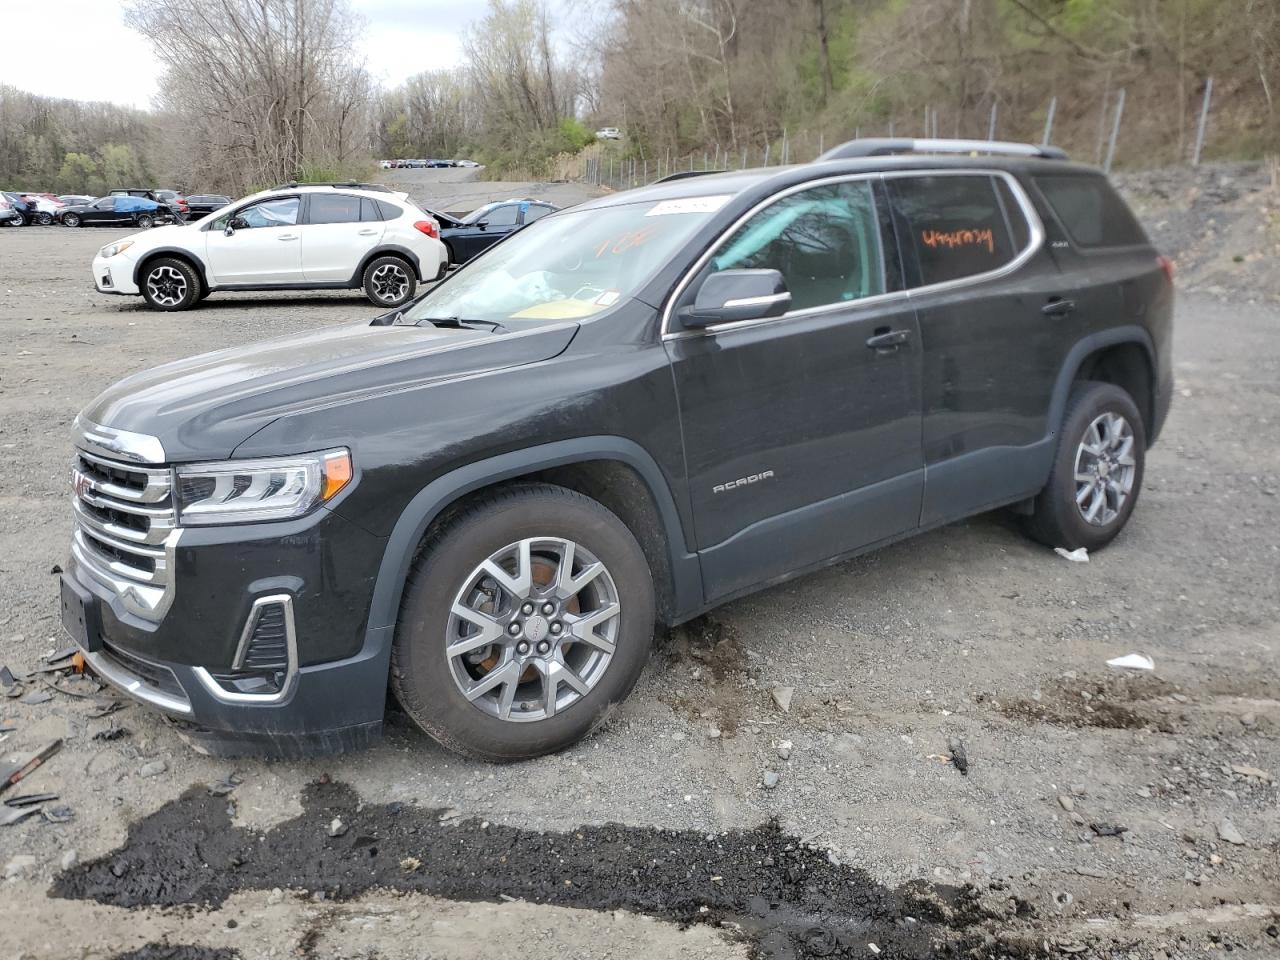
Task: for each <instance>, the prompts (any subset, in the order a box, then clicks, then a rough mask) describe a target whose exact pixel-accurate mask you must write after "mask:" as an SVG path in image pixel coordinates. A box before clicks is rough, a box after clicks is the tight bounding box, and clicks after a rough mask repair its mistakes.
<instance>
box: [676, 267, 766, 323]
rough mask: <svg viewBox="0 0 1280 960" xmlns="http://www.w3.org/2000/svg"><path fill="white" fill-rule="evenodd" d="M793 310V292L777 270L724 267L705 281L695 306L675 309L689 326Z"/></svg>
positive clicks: (735, 320)
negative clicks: (729, 268) (728, 268)
mask: <svg viewBox="0 0 1280 960" xmlns="http://www.w3.org/2000/svg"><path fill="white" fill-rule="evenodd" d="M789 309H791V293H790V291H789V290H787V283H786V281H785V280H783V279H782V274H781V273H779V272H778V271H777V270H721V271H720V272H719V273H713V274H711V276H709V277H707V279H706V280H704V281H703V282H702V286H701V287H699V288H698V295H697V297H696V298H695V299H694V302H693V305H692V306H687V307H681V308H680V309H679V310H678V311H676V316H677V317H678V318H679V320H680V323H681V324H682V325H683V326H685V327H687V328H690V329H700V328H703V327H710V326H714V325H716V324H720V323H740V322H741V321H743V320H761V319H764V318H766V317H780V316H782V315H783V314H784V313H786V312H787V311H788V310H789Z"/></svg>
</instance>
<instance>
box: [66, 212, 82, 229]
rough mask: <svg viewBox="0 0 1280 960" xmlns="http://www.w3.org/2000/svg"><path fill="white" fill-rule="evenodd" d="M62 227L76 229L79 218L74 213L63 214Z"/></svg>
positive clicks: (78, 224)
mask: <svg viewBox="0 0 1280 960" xmlns="http://www.w3.org/2000/svg"><path fill="white" fill-rule="evenodd" d="M62 225H63V226H64V227H78V226H80V216H79V215H78V214H75V213H67V214H64V215H63V217H62Z"/></svg>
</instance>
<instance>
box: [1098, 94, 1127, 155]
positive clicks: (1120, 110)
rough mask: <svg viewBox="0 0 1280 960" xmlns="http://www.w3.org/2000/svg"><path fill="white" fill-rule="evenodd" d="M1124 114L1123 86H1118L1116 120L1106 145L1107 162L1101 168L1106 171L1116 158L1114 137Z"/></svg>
mask: <svg viewBox="0 0 1280 960" xmlns="http://www.w3.org/2000/svg"><path fill="white" fill-rule="evenodd" d="M1123 116H1124V87H1121V88H1120V93H1119V94H1118V95H1117V96H1116V120H1115V123H1114V124H1112V126H1111V143H1109V144H1108V145H1107V162H1106V163H1105V164H1104V165H1103V167H1102V169H1103V170H1105V171H1106V172H1107V173H1110V172H1111V161H1112V160H1114V159H1115V158H1116V139H1117V138H1118V137H1119V136H1120V119H1121V117H1123Z"/></svg>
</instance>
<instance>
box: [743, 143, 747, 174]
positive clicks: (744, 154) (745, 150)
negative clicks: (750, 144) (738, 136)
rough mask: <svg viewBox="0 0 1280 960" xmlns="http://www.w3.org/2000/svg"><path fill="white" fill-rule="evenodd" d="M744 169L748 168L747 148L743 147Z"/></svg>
mask: <svg viewBox="0 0 1280 960" xmlns="http://www.w3.org/2000/svg"><path fill="white" fill-rule="evenodd" d="M742 169H743V170H745V169H747V148H746V147H743V148H742Z"/></svg>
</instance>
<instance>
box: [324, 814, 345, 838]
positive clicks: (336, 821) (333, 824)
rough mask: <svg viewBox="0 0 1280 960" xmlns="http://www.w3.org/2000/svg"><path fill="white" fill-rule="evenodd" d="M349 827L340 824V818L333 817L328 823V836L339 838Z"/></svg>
mask: <svg viewBox="0 0 1280 960" xmlns="http://www.w3.org/2000/svg"><path fill="white" fill-rule="evenodd" d="M348 829H349V827H348V826H347V825H346V824H345V823H343V822H342V818H341V817H334V818H333V819H332V820H330V821H329V836H331V837H340V836H342V835H343V834H344V833H346V832H347V830H348Z"/></svg>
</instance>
